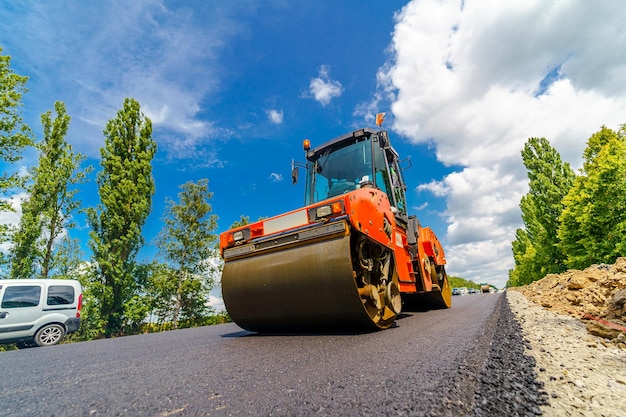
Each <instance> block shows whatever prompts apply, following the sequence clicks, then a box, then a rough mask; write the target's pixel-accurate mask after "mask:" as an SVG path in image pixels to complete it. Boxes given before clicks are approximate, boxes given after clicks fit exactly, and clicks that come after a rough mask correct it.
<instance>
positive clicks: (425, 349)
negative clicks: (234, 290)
mask: <svg viewBox="0 0 626 417" xmlns="http://www.w3.org/2000/svg"><path fill="white" fill-rule="evenodd" d="M504 299H505V297H503V296H502V295H501V294H479V295H469V296H455V297H453V306H452V308H451V309H448V310H432V311H425V312H407V313H403V315H402V316H401V317H400V319H399V320H398V321H397V325H396V326H395V327H394V328H391V329H389V330H385V331H378V332H371V333H356V334H297V335H263V336H260V335H256V334H253V333H250V332H247V331H244V330H241V329H240V328H239V327H238V326H236V325H235V324H225V325H218V326H210V327H202V328H195V329H184V330H177V331H171V332H163V333H155V334H148V335H139V336H130V337H123V338H117V339H107V340H96V341H91V342H83V343H74V344H67V345H60V346H54V347H49V348H32V349H24V350H19V351H9V352H0V416H3V417H13V416H29V417H32V416H59V417H65V416H91V417H96V416H155V417H156V416H159V417H161V416H162V417H165V416H230V415H232V416H249V415H258V416H270V415H271V416H309V415H314V416H368V415H371V416H383V415H385V416H389V415H475V414H476V410H475V407H476V406H475V395H476V392H477V390H479V387H480V385H481V381H480V378H481V371H482V370H483V369H484V368H485V364H486V362H487V358H488V356H489V351H490V345H491V344H492V342H493V340H497V338H498V328H497V322H498V318H499V317H500V315H501V314H500V311H501V310H503V309H505V308H506V303H505V302H504V303H503V300H504ZM504 301H505V300H504ZM503 305H504V306H503ZM472 410H474V411H472ZM478 414H480V413H478Z"/></svg>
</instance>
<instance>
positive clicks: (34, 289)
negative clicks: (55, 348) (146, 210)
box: [0, 279, 83, 347]
mask: <svg viewBox="0 0 626 417" xmlns="http://www.w3.org/2000/svg"><path fill="white" fill-rule="evenodd" d="M82 304H83V293H82V288H81V286H80V282H78V281H76V280H72V279H6V280H0V343H17V345H18V347H31V346H52V345H56V344H57V343H59V342H60V341H61V340H63V338H64V337H65V335H66V334H68V333H73V332H75V331H77V330H78V328H79V327H80V310H81V308H82Z"/></svg>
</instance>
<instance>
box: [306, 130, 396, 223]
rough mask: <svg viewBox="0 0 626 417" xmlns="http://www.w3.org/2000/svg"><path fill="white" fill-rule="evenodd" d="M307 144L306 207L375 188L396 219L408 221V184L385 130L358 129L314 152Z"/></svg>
mask: <svg viewBox="0 0 626 417" xmlns="http://www.w3.org/2000/svg"><path fill="white" fill-rule="evenodd" d="M306 143H308V141H306V142H305V150H306V159H307V163H306V168H307V181H306V193H305V204H306V205H310V204H313V203H317V202H318V201H322V200H326V199H328V198H331V197H335V196H338V195H341V194H344V193H347V192H350V191H353V190H356V189H358V188H363V187H376V188H378V189H380V190H381V191H383V192H384V193H385V194H387V197H388V198H389V201H390V203H391V206H392V207H393V210H394V212H395V214H396V217H400V218H402V219H406V198H405V191H406V185H405V184H404V179H403V178H402V171H401V170H400V166H399V161H398V159H399V158H398V154H397V152H396V151H395V150H394V149H393V148H392V147H391V144H390V143H389V138H388V136H387V132H386V131H383V130H381V131H376V130H374V129H369V128H366V129H360V130H356V131H354V132H351V133H348V134H346V135H343V136H339V137H337V138H335V139H332V140H330V141H329V142H327V143H325V144H323V145H321V146H319V147H318V148H315V149H310V148H309V149H307V147H309V146H307V144H306Z"/></svg>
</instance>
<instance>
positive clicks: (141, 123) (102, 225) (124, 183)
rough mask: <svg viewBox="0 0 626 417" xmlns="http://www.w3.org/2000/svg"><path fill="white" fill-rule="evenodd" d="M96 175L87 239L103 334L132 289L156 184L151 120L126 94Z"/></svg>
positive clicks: (118, 321)
mask: <svg viewBox="0 0 626 417" xmlns="http://www.w3.org/2000/svg"><path fill="white" fill-rule="evenodd" d="M104 136H105V145H104V148H101V149H100V155H101V157H102V161H101V162H100V165H101V166H102V171H100V172H99V174H98V187H99V190H98V192H99V195H100V204H99V205H98V207H97V208H90V209H88V210H87V217H88V220H89V223H90V225H91V227H92V229H93V230H92V232H91V234H90V236H91V240H90V242H89V244H90V247H91V249H92V250H93V253H94V260H95V262H96V264H97V269H98V274H97V282H96V283H95V284H100V285H99V286H98V288H99V289H98V290H97V291H98V294H97V297H99V298H100V300H101V301H100V302H101V306H100V315H101V317H102V318H103V319H105V320H106V326H105V329H104V332H105V336H107V337H110V336H112V335H115V334H117V333H119V331H120V330H121V328H122V325H123V320H124V309H125V306H126V305H127V303H128V302H130V301H131V300H132V297H133V295H135V291H136V289H137V283H136V281H135V279H134V271H135V268H136V264H135V257H136V255H137V252H138V250H139V249H140V248H141V246H142V245H143V236H142V233H141V229H142V226H143V225H144V223H145V221H146V218H147V217H148V215H149V214H150V211H151V206H152V196H153V195H154V191H155V185H154V179H153V177H152V159H153V157H154V155H155V153H156V150H157V146H156V142H155V141H154V140H153V139H152V122H151V121H150V119H149V118H147V117H145V116H144V115H143V113H141V110H140V106H139V103H138V102H137V101H136V100H134V99H132V98H127V99H126V100H125V101H124V107H123V109H122V110H120V111H119V112H118V113H117V117H116V118H114V119H111V120H109V122H108V123H107V125H106V127H105V129H104Z"/></svg>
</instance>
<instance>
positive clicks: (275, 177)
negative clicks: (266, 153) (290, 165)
mask: <svg viewBox="0 0 626 417" xmlns="http://www.w3.org/2000/svg"><path fill="white" fill-rule="evenodd" d="M282 180H283V176H282V175H280V174H277V173H276V172H272V173H271V174H270V181H272V182H281V181H282Z"/></svg>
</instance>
